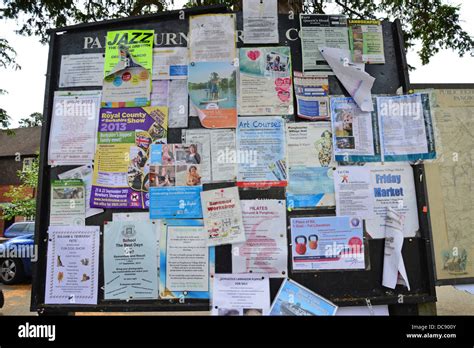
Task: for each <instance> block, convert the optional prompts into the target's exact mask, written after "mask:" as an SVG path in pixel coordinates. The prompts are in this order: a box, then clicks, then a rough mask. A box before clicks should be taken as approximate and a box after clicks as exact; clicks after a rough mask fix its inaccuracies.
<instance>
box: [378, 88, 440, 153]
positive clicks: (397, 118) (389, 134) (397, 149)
mask: <svg viewBox="0 0 474 348" xmlns="http://www.w3.org/2000/svg"><path fill="white" fill-rule="evenodd" d="M376 104H377V115H378V122H379V129H380V147H381V152H382V160H383V161H387V162H397V161H413V162H415V161H418V160H429V159H434V158H436V149H435V137H434V130H433V129H434V125H433V120H432V115H431V106H430V99H429V95H428V94H411V95H400V96H392V97H377V98H376Z"/></svg>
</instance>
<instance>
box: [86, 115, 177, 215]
mask: <svg viewBox="0 0 474 348" xmlns="http://www.w3.org/2000/svg"><path fill="white" fill-rule="evenodd" d="M167 130H168V110H167V108H165V107H144V108H119V109H102V110H101V113H100V120H99V134H98V144H97V152H96V156H95V161H94V175H93V181H92V193H91V202H90V204H91V207H94V208H138V209H145V208H148V207H149V199H148V188H149V186H150V182H149V171H150V165H149V158H150V146H151V144H157V143H166V141H167Z"/></svg>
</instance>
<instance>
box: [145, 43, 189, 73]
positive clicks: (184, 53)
mask: <svg viewBox="0 0 474 348" xmlns="http://www.w3.org/2000/svg"><path fill="white" fill-rule="evenodd" d="M151 76H152V80H174V79H184V80H186V79H187V78H188V49H187V48H186V47H158V48H154V49H153V71H152V75H151Z"/></svg>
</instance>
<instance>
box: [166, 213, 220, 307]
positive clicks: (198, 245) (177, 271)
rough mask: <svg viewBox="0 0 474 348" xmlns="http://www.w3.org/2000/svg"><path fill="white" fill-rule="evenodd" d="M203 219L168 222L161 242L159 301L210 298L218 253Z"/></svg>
mask: <svg viewBox="0 0 474 348" xmlns="http://www.w3.org/2000/svg"><path fill="white" fill-rule="evenodd" d="M207 239H208V234H207V232H206V230H205V228H204V227H203V222H202V220H188V219H183V220H166V228H164V229H162V234H161V243H160V298H161V299H176V298H179V299H187V298H196V299H209V298H210V293H211V292H212V288H211V281H212V280H211V277H213V276H214V268H215V261H214V260H215V250H214V248H213V247H211V248H209V247H208V245H207Z"/></svg>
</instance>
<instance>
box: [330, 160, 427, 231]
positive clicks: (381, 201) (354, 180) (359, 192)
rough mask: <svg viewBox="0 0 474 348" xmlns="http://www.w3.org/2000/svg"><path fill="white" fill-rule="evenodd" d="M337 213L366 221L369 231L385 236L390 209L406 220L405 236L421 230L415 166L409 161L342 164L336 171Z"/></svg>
mask: <svg viewBox="0 0 474 348" xmlns="http://www.w3.org/2000/svg"><path fill="white" fill-rule="evenodd" d="M334 186H335V190H336V214H337V215H350V216H357V217H360V218H362V219H364V220H366V230H367V233H368V234H369V235H370V236H371V237H372V238H374V239H376V238H385V224H386V218H387V208H392V209H393V210H394V211H395V212H396V213H397V214H400V215H401V216H402V217H403V219H404V226H403V235H404V237H405V238H407V237H415V236H416V233H417V231H418V230H419V220H418V208H417V202H416V191H415V179H414V175H413V168H412V167H411V166H410V165H409V164H407V163H406V164H404V163H397V164H385V165H380V164H371V165H365V166H363V167H360V166H356V167H353V166H344V167H339V168H338V169H337V170H336V172H335V174H334Z"/></svg>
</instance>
